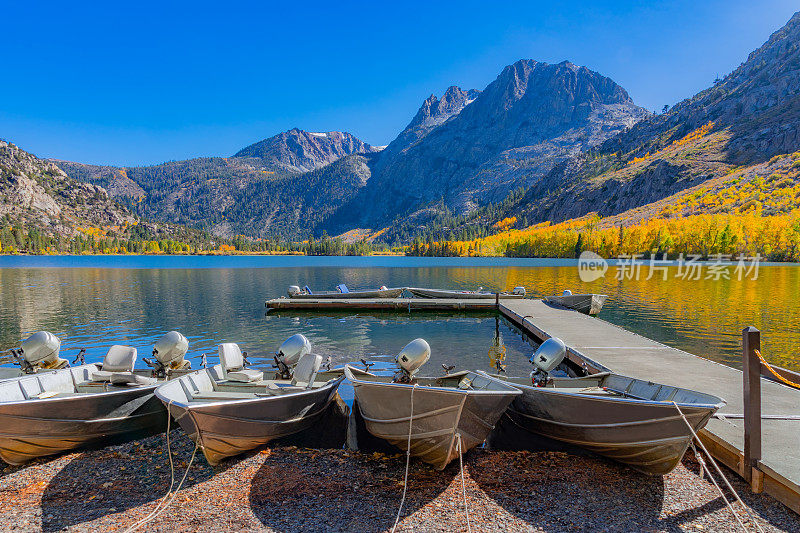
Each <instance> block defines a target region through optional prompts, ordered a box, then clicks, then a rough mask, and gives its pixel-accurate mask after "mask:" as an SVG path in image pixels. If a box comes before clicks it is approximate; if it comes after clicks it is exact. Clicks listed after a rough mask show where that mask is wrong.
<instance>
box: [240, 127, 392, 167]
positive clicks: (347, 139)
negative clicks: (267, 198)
mask: <svg viewBox="0 0 800 533" xmlns="http://www.w3.org/2000/svg"><path fill="white" fill-rule="evenodd" d="M377 151H379V149H378V148H375V147H373V146H370V145H369V144H367V143H365V142H364V141H362V140H360V139H358V138H356V137H355V136H353V135H351V134H349V133H347V132H340V131H329V132H326V133H312V132H308V131H303V130H299V129H297V128H294V129H291V130H289V131H285V132H283V133H279V134H278V135H275V136H274V137H270V138H269V139H264V140H263V141H259V142H257V143H255V144H251V145H250V146H248V147H246V148H243V149H242V150H239V151H238V152H237V153H236V154H235V155H234V156H233V157H250V158H258V159H260V160H261V162H262V164H263V165H264V166H266V167H269V168H270V169H282V170H286V171H289V172H300V173H302V172H310V171H312V170H316V169H318V168H322V167H324V166H325V165H328V164H330V163H333V162H334V161H336V160H338V159H341V158H342V157H344V156H347V155H350V154H364V153H371V152H377Z"/></svg>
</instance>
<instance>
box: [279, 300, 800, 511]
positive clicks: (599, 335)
mask: <svg viewBox="0 0 800 533" xmlns="http://www.w3.org/2000/svg"><path fill="white" fill-rule="evenodd" d="M266 306H267V307H268V308H270V309H302V310H313V309H319V310H325V309H338V310H352V311H358V310H387V311H392V310H393V311H414V310H419V311H453V310H476V311H477V310H488V309H496V310H498V311H499V312H500V314H501V315H502V316H504V317H505V318H506V319H508V320H509V321H511V322H512V323H514V324H515V325H516V326H517V327H519V328H520V329H521V330H522V331H523V332H524V333H525V334H527V335H529V336H531V337H533V338H535V339H536V340H537V341H539V342H541V341H544V340H546V339H548V338H550V337H558V338H560V339H562V340H563V341H564V342H565V343H566V345H567V346H568V347H569V355H568V356H569V357H570V359H572V360H575V361H585V362H586V364H587V366H588V367H589V370H594V371H601V370H607V369H610V370H613V371H614V372H617V373H619V374H624V375H626V376H631V377H634V378H639V379H645V380H653V381H658V382H660V383H664V384H667V385H674V386H678V387H684V388H688V389H694V390H697V391H702V392H706V393H709V394H714V395H716V396H719V397H721V398H723V399H725V400H726V401H727V405H726V406H725V407H724V408H723V409H721V410H720V415H721V416H719V417H716V418H712V419H711V420H710V421H709V423H708V425H707V426H706V427H705V428H704V429H703V430H702V431H701V433H700V437H701V439H702V440H703V443H704V444H705V445H706V447H707V448H708V449H709V451H710V452H711V453H712V455H714V457H715V458H716V459H717V460H719V461H721V462H722V463H724V464H725V465H726V466H728V467H729V468H731V469H733V470H734V471H736V472H738V473H739V474H740V475H742V476H743V477H745V478H747V479H748V480H750V481H751V485H752V486H753V487H754V489H755V490H759V491H760V490H763V491H764V492H767V493H768V494H770V495H771V496H773V497H774V498H775V499H777V500H779V501H781V502H782V503H784V504H785V505H787V506H788V507H789V508H791V509H793V510H794V511H795V512H797V513H800V390H796V389H792V388H790V387H787V386H785V385H781V384H779V383H776V382H773V381H770V380H767V379H764V378H762V379H761V412H762V413H763V414H762V417H761V418H762V420H761V442H762V445H761V448H762V450H763V451H762V453H761V457H760V460H758V461H757V465H756V466H757V469H758V471H759V472H758V479H755V480H753V479H751V477H752V476H751V475H750V471H749V469H746V468H745V459H744V447H745V446H744V442H745V430H744V420H743V418H744V410H745V408H744V394H743V382H744V375H743V373H742V371H740V370H737V369H735V368H731V367H728V366H725V365H722V364H719V363H715V362H713V361H709V360H708V359H703V358H701V357H698V356H696V355H692V354H690V353H687V352H684V351H681V350H678V349H677V348H672V347H670V346H666V345H664V344H661V343H658V342H656V341H654V340H651V339H648V338H646V337H642V336H641V335H637V334H636V333H633V332H630V331H627V330H626V329H624V328H621V327H619V326H615V325H614V324H611V323H609V322H606V321H604V320H602V319H598V318H594V317H589V316H586V315H582V314H580V313H578V312H576V311H572V310H569V309H565V308H562V307H558V306H554V305H550V304H547V303H545V302H543V301H542V300H534V299H522V300H515V299H505V300H497V299H486V300H483V299H481V300H449V299H448V300H445V299H441V300H438V299H427V298H387V299H378V298H376V299H364V300H354V299H319V300H305V299H303V300H299V299H289V298H278V299H274V300H269V301H267V302H266Z"/></svg>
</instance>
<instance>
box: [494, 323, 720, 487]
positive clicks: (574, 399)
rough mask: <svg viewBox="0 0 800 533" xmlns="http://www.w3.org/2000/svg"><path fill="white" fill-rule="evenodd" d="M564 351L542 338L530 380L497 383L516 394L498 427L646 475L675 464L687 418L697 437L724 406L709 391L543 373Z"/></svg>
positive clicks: (685, 441)
mask: <svg viewBox="0 0 800 533" xmlns="http://www.w3.org/2000/svg"><path fill="white" fill-rule="evenodd" d="M565 354H566V347H565V346H564V343H563V342H561V341H560V340H559V339H556V338H552V339H549V340H547V341H545V342H544V343H543V344H542V345H541V346H540V347H539V349H538V350H537V351H536V353H535V354H534V355H533V357H532V358H531V361H532V363H533V364H534V365H535V366H536V370H535V371H534V372H533V373H532V375H531V377H528V378H506V377H503V378H500V379H498V381H501V382H503V383H508V384H513V385H514V386H515V387H518V388H519V389H520V390H521V391H522V392H523V394H522V395H521V396H519V397H517V398H515V399H514V402H513V403H512V404H511V406H510V407H509V408H508V410H507V411H506V413H505V415H504V416H503V418H502V420H501V421H500V422H499V423H498V429H500V430H501V431H502V430H503V428H504V427H505V426H506V425H510V427H509V429H511V430H513V429H515V428H521V429H522V430H524V431H527V432H530V433H533V434H535V435H539V436H543V437H547V438H549V439H553V440H556V441H560V442H564V443H567V444H570V445H575V446H579V447H582V448H584V449H586V450H590V451H592V452H595V453H597V454H599V455H602V456H605V457H608V458H609V459H613V460H615V461H619V462H621V463H624V464H626V465H629V466H630V467H632V468H634V469H636V470H639V471H641V472H645V473H647V474H654V475H664V474H667V473H669V472H671V471H672V470H673V469H674V468H675V467H676V466H677V465H678V463H680V461H681V458H682V457H683V454H684V453H685V452H686V449H687V447H688V446H689V444H690V442H691V440H692V433H691V431H690V430H689V427H688V426H687V421H688V423H689V424H690V425H691V426H692V429H694V431H695V432H697V431H699V430H700V429H701V428H703V426H705V425H706V423H707V422H708V420H709V419H710V418H711V416H712V415H713V414H714V413H715V412H716V411H717V410H718V409H719V408H721V407H722V406H723V405H725V401H724V400H722V399H721V398H718V397H716V396H712V395H710V394H705V393H702V392H696V391H692V390H688V389H683V388H680V387H672V386H669V385H661V384H659V383H653V382H650V381H644V380H640V379H635V378H630V377H626V376H621V375H618V374H614V373H611V372H603V373H598V374H594V375H588V376H580V377H573V378H571V377H554V376H551V375H550V372H551V371H552V370H554V369H555V368H556V367H557V366H559V365H561V364H562V361H564V356H565ZM673 402H674V403H673ZM675 404H677V405H678V407H680V412H679V410H678V407H676V405H675ZM681 412H682V413H683V416H682V415H681ZM684 416H685V417H686V421H684V418H683V417H684Z"/></svg>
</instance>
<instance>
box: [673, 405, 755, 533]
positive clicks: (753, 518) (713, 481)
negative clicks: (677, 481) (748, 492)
mask: <svg viewBox="0 0 800 533" xmlns="http://www.w3.org/2000/svg"><path fill="white" fill-rule="evenodd" d="M672 405H674V406H675V409H677V410H678V413H680V415H681V418H683V421H684V422H685V423H686V427H688V428H689V431H691V433H692V436H693V437H694V439H695V440H696V441H697V443H698V444H699V445H700V448H701V449H702V450H703V451H704V452H705V454H706V456H708V460H709V461H710V462H711V464H712V465H714V468H715V469H716V471H717V473H718V474H719V475H720V477H721V478H722V479H723V481H725V485H726V486H727V487H728V490H730V491H731V492H732V493H733V495H734V496H735V497H736V501H738V502H739V505H741V506H742V509H744V510H745V512H746V513H747V516H749V517H750V520H752V521H753V523H754V524H755V525H756V529H758V531H759V532H760V533H764V530H763V529H762V528H761V524H759V523H758V521H757V520H756V518H755V516H753V514H752V513H751V512H750V508H749V507H747V505H745V503H744V502H743V501H742V499H741V498H740V497H739V494H738V493H737V492H736V490H735V489H734V488H733V486H731V484H730V482H729V481H728V478H727V477H725V474H724V473H723V472H722V469H721V468H720V467H719V465H718V464H717V462H716V461H715V460H714V458H713V457H712V456H711V453H709V451H708V449H707V448H706V445H705V444H703V441H702V440H700V437H698V436H697V433H695V431H694V428H693V427H692V425H691V424H690V423H689V420H688V419H687V418H686V415H684V414H683V411H681V408H680V407H679V406H678V404H677V403H676V402H674V401H673V402H672ZM700 466H701V467H702V468H703V469H705V471H706V473H707V474H708V477H709V478H710V479H711V482H712V483H714V486H715V487H716V488H717V491H718V492H719V495H720V496H722V499H723V500H724V501H725V504H726V505H727V506H728V509H729V510H730V512H731V514H732V515H733V517H734V518H735V519H736V521H737V522H739V525H740V526H741V527H742V530H743V531H746V532H749V531H750V529H749V528H748V527H747V526H745V525H744V522H742V519H741V518H740V517H739V515H738V514H736V510H735V509H734V508H733V505H731V502H729V501H728V498H726V497H725V494H724V493H723V492H722V489H721V488H720V486H719V484H717V480H716V479H714V476H713V475H712V474H711V471H710V470H709V469H708V466H706V464H705V462H703V461H701V462H700Z"/></svg>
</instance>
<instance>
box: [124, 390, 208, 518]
mask: <svg viewBox="0 0 800 533" xmlns="http://www.w3.org/2000/svg"><path fill="white" fill-rule="evenodd" d="M171 406H172V400H170V401H169V404H167V455H169V479H170V482H169V490H167V493H166V494H165V495H164V497H163V498H161V499H160V500H159V502H158V504H157V505H156V507H155V509H153V510H152V511H151V512H150V514H148V515H147V516H145V517H144V518H142V519H141V520H139V521H137V522H134V524H133V525H131V527H129V528H128V529H126V530H125V531H124V533H131V532H133V531H136V530H137V529H139V528H140V527H142V526H143V525H145V524H146V523H148V522H151V521H153V520H155V519H156V518H157V517H158V515H160V514H161V513H162V512H163V511H164V510H166V508H167V507H169V506H170V505H171V504H172V502H173V501H174V500H175V498H176V497H177V495H178V491H180V490H181V487H182V486H183V483H184V481H186V477H187V476H188V475H189V471H190V470H191V468H192V463H193V462H194V458H195V455H196V454H197V449H198V448H199V447H200V440H199V439H198V441H197V442H196V443H195V445H194V451H193V452H192V457H191V458H190V459H189V463H188V464H187V465H186V472H185V473H184V474H183V479H181V482H180V483H179V484H178V486H177V487H176V488H175V491H174V492H173V491H172V487H173V486H174V485H175V464H174V463H173V461H172V447H171V445H170V440H169V429H170V428H169V426H170V421H171V420H172V411H171V410H170V407H171ZM170 494H171V495H172V498H170V500H169V501H168V502H166V503H164V502H165V500H166V499H167V498H168V497H169V496H170Z"/></svg>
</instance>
